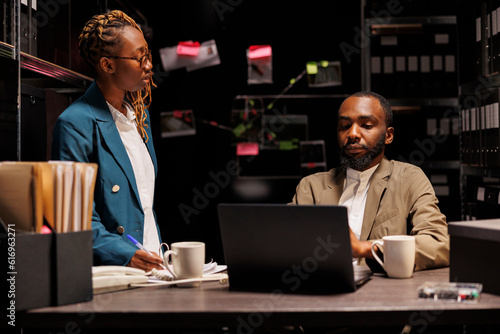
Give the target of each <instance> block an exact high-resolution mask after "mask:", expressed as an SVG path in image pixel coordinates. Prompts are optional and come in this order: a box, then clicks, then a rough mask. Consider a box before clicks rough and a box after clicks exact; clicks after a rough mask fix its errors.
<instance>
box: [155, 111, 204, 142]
mask: <svg viewBox="0 0 500 334" xmlns="http://www.w3.org/2000/svg"><path fill="white" fill-rule="evenodd" d="M160 117H161V137H162V138H167V137H180V136H191V135H195V134H196V127H195V119H194V114H193V111H192V110H174V111H164V112H161V113H160Z"/></svg>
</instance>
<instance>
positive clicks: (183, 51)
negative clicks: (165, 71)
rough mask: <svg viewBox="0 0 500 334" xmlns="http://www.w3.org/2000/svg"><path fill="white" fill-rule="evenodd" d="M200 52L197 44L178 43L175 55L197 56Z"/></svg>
mask: <svg viewBox="0 0 500 334" xmlns="http://www.w3.org/2000/svg"><path fill="white" fill-rule="evenodd" d="M199 52H200V43H199V42H179V44H177V54H178V55H181V56H197V55H198V53H199Z"/></svg>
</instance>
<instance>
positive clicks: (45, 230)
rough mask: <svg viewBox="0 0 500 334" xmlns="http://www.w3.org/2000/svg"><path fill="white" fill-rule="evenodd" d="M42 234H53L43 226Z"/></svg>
mask: <svg viewBox="0 0 500 334" xmlns="http://www.w3.org/2000/svg"><path fill="white" fill-rule="evenodd" d="M40 233H41V234H50V233H52V231H51V230H50V228H48V227H47V226H45V225H43V226H42V230H41V231H40Z"/></svg>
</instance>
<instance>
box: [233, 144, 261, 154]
mask: <svg viewBox="0 0 500 334" xmlns="http://www.w3.org/2000/svg"><path fill="white" fill-rule="evenodd" d="M236 155H238V156H241V155H259V144H258V143H238V144H236Z"/></svg>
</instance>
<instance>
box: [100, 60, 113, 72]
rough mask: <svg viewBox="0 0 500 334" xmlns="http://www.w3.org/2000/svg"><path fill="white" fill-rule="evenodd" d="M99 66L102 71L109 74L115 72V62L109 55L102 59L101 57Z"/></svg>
mask: <svg viewBox="0 0 500 334" xmlns="http://www.w3.org/2000/svg"><path fill="white" fill-rule="evenodd" d="M99 67H100V69H101V70H102V71H104V72H106V73H109V74H111V73H114V72H115V63H114V62H113V61H112V60H111V59H109V58H107V57H101V59H99Z"/></svg>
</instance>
